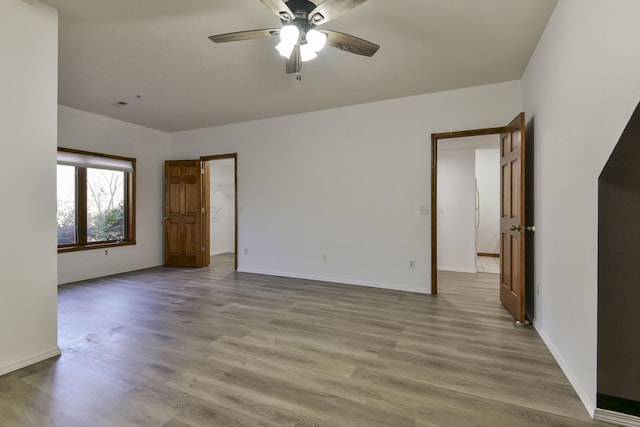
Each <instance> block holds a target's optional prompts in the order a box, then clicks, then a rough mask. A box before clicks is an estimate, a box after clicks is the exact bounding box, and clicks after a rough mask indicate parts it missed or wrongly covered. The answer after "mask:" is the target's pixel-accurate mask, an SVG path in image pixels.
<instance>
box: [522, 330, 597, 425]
mask: <svg viewBox="0 0 640 427" xmlns="http://www.w3.org/2000/svg"><path fill="white" fill-rule="evenodd" d="M533 327H534V328H535V329H536V331H537V332H538V335H540V338H542V341H544V344H545V345H546V346H547V348H548V349H549V351H550V352H551V354H552V355H553V358H554V359H556V362H557V363H558V365H559V366H560V369H561V370H562V372H563V373H564V375H565V376H566V377H567V379H568V380H569V383H570V384H571V386H572V387H573V389H574V390H575V392H576V394H577V395H578V398H579V399H580V401H581V402H582V404H583V405H584V407H585V409H586V410H587V412H589V415H591V417H592V418H593V416H594V413H595V410H596V402H595V400H593V398H592V397H591V395H590V394H589V393H587V392H586V391H585V390H584V389H583V388H582V384H580V382H579V381H578V379H577V378H576V376H575V375H574V374H573V371H572V370H571V369H570V368H569V364H567V363H566V362H565V360H564V358H563V357H562V356H561V355H560V352H559V351H558V349H557V348H556V347H555V346H554V345H553V343H552V342H551V340H550V339H549V337H547V335H546V334H545V333H544V331H542V330H540V329H539V328H538V327H537V326H536V321H535V319H534V320H533ZM593 397H595V396H593Z"/></svg>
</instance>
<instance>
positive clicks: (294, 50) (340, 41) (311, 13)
mask: <svg viewBox="0 0 640 427" xmlns="http://www.w3.org/2000/svg"><path fill="white" fill-rule="evenodd" d="M260 1H261V2H262V3H263V4H264V5H265V6H267V7H268V8H269V9H271V10H272V11H273V12H274V13H275V14H276V15H278V17H279V18H280V21H281V22H282V28H267V29H263V30H250V31H238V32H234V33H226V34H218V35H215V36H210V37H209V39H210V40H211V41H212V42H215V43H225V42H233V41H241V40H253V39H259V38H266V37H275V36H280V43H279V44H278V45H277V46H276V49H278V51H279V52H280V54H281V55H282V56H284V57H285V58H286V59H287V62H286V70H287V73H289V74H293V73H295V74H296V79H297V80H300V79H301V77H300V70H301V69H302V63H303V62H306V61H310V60H312V59H313V58H315V57H316V56H317V52H319V51H320V50H321V49H322V48H323V47H324V45H325V44H328V45H329V46H332V47H335V48H337V49H341V50H344V51H346V52H351V53H355V54H357V55H363V56H373V55H374V54H375V53H376V52H377V51H378V49H379V48H380V46H378V45H377V44H375V43H371V42H370V41H367V40H363V39H361V38H358V37H355V36H352V35H350V34H345V33H341V32H338V31H333V30H326V29H324V28H323V29H320V30H317V29H316V27H318V26H319V25H322V24H325V23H327V22H329V21H331V20H332V19H335V18H337V17H338V16H340V15H342V14H343V13H346V12H348V11H349V10H351V9H353V8H354V7H356V6H358V5H360V4H362V3H364V2H365V1H366V0H324V1H322V0H320V1H319V2H318V1H316V3H319V4H316V3H313V2H311V1H308V0H289V1H284V0H260Z"/></svg>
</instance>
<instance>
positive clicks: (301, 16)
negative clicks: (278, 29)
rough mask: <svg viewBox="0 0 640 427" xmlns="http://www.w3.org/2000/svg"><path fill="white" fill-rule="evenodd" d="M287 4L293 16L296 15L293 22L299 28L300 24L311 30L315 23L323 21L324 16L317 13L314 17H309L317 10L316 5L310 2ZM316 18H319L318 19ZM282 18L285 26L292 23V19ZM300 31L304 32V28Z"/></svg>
mask: <svg viewBox="0 0 640 427" xmlns="http://www.w3.org/2000/svg"><path fill="white" fill-rule="evenodd" d="M285 4H286V5H287V7H288V8H289V10H290V11H291V12H293V14H294V15H295V19H294V20H293V22H294V23H295V24H296V25H297V26H300V24H303V23H304V25H305V26H306V27H307V29H308V28H310V26H311V24H313V23H315V22H319V21H321V20H322V19H323V16H322V15H320V14H319V13H316V14H315V15H314V16H312V17H309V14H310V13H311V12H312V11H313V10H314V9H315V8H316V4H315V3H312V2H310V1H309V0H289V1H288V2H286V3H285ZM285 14H286V13H285ZM316 16H318V17H317V18H316ZM281 17H282V23H283V24H286V23H287V22H289V21H292V20H291V19H286V18H285V17H284V16H282V15H281ZM300 30H302V28H300Z"/></svg>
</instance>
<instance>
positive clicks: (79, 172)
mask: <svg viewBox="0 0 640 427" xmlns="http://www.w3.org/2000/svg"><path fill="white" fill-rule="evenodd" d="M135 165H136V160H135V159H130V158H126V157H117V156H109V155H105V154H97V153H89V152H86V151H79V150H70V149H66V148H59V149H58V179H57V180H58V182H57V184H58V215H57V220H58V252H66V251H73V250H84V249H95V248H102V247H108V246H120V245H131V244H135V222H134V214H135V191H134V189H135V185H134V183H135Z"/></svg>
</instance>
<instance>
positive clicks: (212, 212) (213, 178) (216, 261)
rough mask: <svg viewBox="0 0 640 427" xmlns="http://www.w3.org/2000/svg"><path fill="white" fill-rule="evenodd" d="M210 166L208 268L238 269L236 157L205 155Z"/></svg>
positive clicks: (229, 155) (204, 158)
mask: <svg viewBox="0 0 640 427" xmlns="http://www.w3.org/2000/svg"><path fill="white" fill-rule="evenodd" d="M201 159H202V160H203V161H206V162H207V163H208V165H209V171H210V173H209V201H208V204H209V206H208V209H207V211H208V212H209V219H208V226H209V242H208V244H209V255H210V257H211V266H212V267H214V268H215V267H220V266H228V265H229V264H230V263H233V266H234V269H235V270H237V269H238V214H237V205H238V204H237V154H224V155H216V156H206V157H202V158H201Z"/></svg>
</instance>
